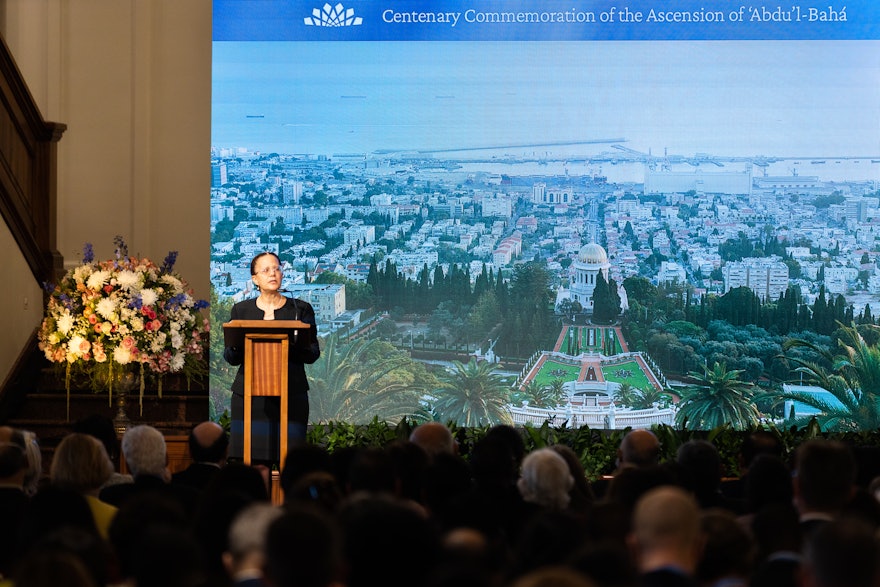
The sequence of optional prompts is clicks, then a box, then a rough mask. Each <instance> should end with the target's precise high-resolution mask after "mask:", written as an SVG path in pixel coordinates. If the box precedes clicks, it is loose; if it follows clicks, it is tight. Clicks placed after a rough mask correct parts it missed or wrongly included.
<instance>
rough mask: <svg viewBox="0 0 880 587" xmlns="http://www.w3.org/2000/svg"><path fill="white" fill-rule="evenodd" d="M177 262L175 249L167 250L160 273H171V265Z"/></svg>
mask: <svg viewBox="0 0 880 587" xmlns="http://www.w3.org/2000/svg"><path fill="white" fill-rule="evenodd" d="M176 262H177V251H169V252H168V256H166V257H165V261H163V262H162V273H171V269H172V267H174V264H175V263H176Z"/></svg>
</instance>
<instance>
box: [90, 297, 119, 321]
mask: <svg viewBox="0 0 880 587" xmlns="http://www.w3.org/2000/svg"><path fill="white" fill-rule="evenodd" d="M95 312H97V313H98V315H99V316H101V317H102V318H103V319H104V320H112V319H113V318H114V317H115V316H116V302H115V301H114V300H112V299H111V298H101V300H100V301H99V302H98V303H97V305H96V306H95Z"/></svg>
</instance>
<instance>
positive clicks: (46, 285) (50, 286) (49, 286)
mask: <svg viewBox="0 0 880 587" xmlns="http://www.w3.org/2000/svg"><path fill="white" fill-rule="evenodd" d="M43 290H44V291H45V292H46V293H52V292H53V291H55V284H54V283H52V282H51V281H44V282H43Z"/></svg>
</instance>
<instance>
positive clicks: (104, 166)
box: [0, 0, 211, 382]
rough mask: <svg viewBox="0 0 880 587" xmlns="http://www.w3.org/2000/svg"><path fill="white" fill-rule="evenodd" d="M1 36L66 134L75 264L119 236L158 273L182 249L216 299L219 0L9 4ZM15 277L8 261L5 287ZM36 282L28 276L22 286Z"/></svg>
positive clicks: (63, 197) (199, 285)
mask: <svg viewBox="0 0 880 587" xmlns="http://www.w3.org/2000/svg"><path fill="white" fill-rule="evenodd" d="M0 34H2V35H3V37H4V39H5V40H6V42H7V44H8V45H9V47H10V49H11V51H12V54H13V56H14V57H15V59H16V62H17V63H18V66H19V69H20V70H21V71H22V73H23V75H24V78H25V80H26V81H27V83H28V85H29V87H30V89H31V94H32V95H33V96H34V99H35V101H36V102H37V105H38V106H39V107H40V110H41V112H42V113H43V117H44V118H45V119H46V120H49V121H53V122H61V123H64V124H66V125H67V131H66V132H65V133H64V136H63V137H62V139H61V141H60V142H59V144H58V227H57V239H58V250H59V252H60V253H61V254H62V255H63V256H64V260H65V265H66V266H67V267H70V266H73V265H76V264H77V263H78V262H79V261H80V260H81V257H82V248H83V244H84V243H86V242H90V243H92V244H93V245H94V248H95V254H96V256H97V257H98V258H109V257H110V256H111V255H112V254H113V248H114V247H113V237H114V236H115V235H117V234H119V235H122V236H123V237H124V238H125V240H126V242H127V243H128V245H129V250H130V252H131V253H132V254H137V255H140V256H147V257H150V258H151V259H153V260H154V261H156V262H159V263H161V261H162V260H163V259H164V258H165V255H166V254H167V253H168V251H170V250H177V251H179V256H178V264H177V266H176V269H177V270H178V271H179V272H180V274H181V275H182V276H183V277H184V279H186V280H187V281H188V282H189V283H190V285H191V286H192V287H193V288H194V290H195V294H196V296H197V297H200V298H208V297H209V262H210V224H209V223H210V209H209V200H210V146H211V143H210V140H211V139H210V135H211V0H0ZM0 228H2V229H4V230H5V229H6V227H5V226H2V227H0ZM6 232H7V233H8V230H7V231H6ZM0 238H2V236H0ZM7 271H12V268H7V266H6V263H5V262H4V263H3V266H2V269H0V278H5V277H6V273H7ZM16 271H17V270H16ZM10 279H13V278H12V277H10ZM28 280H31V281H33V276H31V274H30V271H27V272H26V274H25V273H24V272H22V273H21V275H18V274H16V277H15V278H14V281H13V283H15V282H26V281H28ZM4 283H9V281H7V280H5V279H4ZM35 285H37V287H38V284H35ZM15 295H16V296H17V297H21V295H20V294H18V293H16V294H15ZM13 302H15V300H13ZM13 306H15V303H13ZM6 321H7V318H0V328H3V330H6V327H7V324H6ZM31 321H32V322H33V324H24V325H18V324H10V325H9V326H13V327H14V328H16V329H18V328H21V329H22V332H24V331H27V332H26V333H25V334H24V338H25V339H26V337H27V335H29V334H30V332H31V331H32V330H33V328H35V327H36V326H37V325H38V323H39V315H38V314H35V315H33V316H32V315H31V314H28V318H27V320H26V321H25V322H31ZM3 338H4V337H0V341H2V342H0V382H2V381H3V379H4V378H5V376H6V373H7V372H8V368H7V369H5V370H4V368H3V367H4V363H3V359H5V358H6V356H8V354H9V352H10V351H11V350H12V351H14V353H15V355H16V356H17V353H18V350H19V349H20V347H21V345H20V344H19V345H18V347H17V348H14V343H13V348H6V346H5V345H6V343H7V341H6V340H3ZM16 338H19V337H16Z"/></svg>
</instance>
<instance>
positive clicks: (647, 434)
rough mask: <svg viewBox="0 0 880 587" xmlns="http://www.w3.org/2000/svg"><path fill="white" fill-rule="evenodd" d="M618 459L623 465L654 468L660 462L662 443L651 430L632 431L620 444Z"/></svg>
mask: <svg viewBox="0 0 880 587" xmlns="http://www.w3.org/2000/svg"><path fill="white" fill-rule="evenodd" d="M618 458H619V459H620V464H621V465H629V466H632V467H652V466H654V465H656V464H657V462H658V461H659V460H660V441H659V440H658V439H657V437H656V436H655V435H654V433H653V432H651V431H650V430H645V429H643V428H639V429H637V430H631V431H630V432H628V433H627V434H626V436H624V437H623V440H622V441H621V443H620V450H619V451H618Z"/></svg>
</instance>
